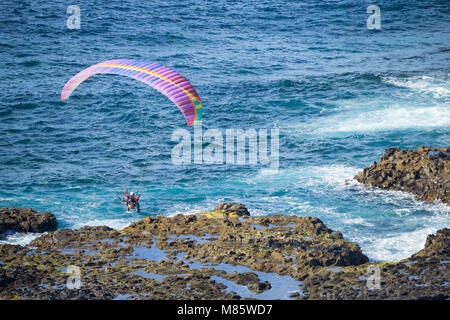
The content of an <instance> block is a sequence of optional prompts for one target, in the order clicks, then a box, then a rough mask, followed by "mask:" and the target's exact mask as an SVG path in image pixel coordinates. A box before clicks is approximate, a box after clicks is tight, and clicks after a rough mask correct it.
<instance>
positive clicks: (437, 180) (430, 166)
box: [355, 147, 450, 205]
mask: <svg viewBox="0 0 450 320" xmlns="http://www.w3.org/2000/svg"><path fill="white" fill-rule="evenodd" d="M355 179H356V180H357V181H359V182H361V183H363V184H365V185H368V186H373V187H378V188H382V189H386V190H400V191H406V192H410V193H413V194H415V195H416V199H417V200H424V201H440V202H443V203H446V204H447V205H450V148H426V147H419V148H418V149H417V150H401V149H398V148H388V149H386V150H385V151H384V154H383V156H382V157H381V159H380V161H379V163H377V162H374V163H373V164H372V165H371V166H370V167H368V168H365V169H364V170H363V171H361V172H359V173H358V174H357V175H356V176H355Z"/></svg>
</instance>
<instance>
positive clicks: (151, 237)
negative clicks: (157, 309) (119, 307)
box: [0, 214, 450, 299]
mask: <svg viewBox="0 0 450 320" xmlns="http://www.w3.org/2000/svg"><path fill="white" fill-rule="evenodd" d="M448 244H449V230H448V229H444V230H442V231H439V232H438V233H437V234H436V235H435V236H430V237H429V238H428V240H427V244H426V247H425V248H424V249H423V250H421V251H420V252H418V253H417V254H416V255H415V256H413V257H411V258H410V259H406V260H404V261H401V262H395V263H369V262H368V258H367V257H366V256H365V255H364V254H363V253H362V252H361V249H360V247H359V246H358V245H357V244H354V243H351V242H349V241H346V240H344V239H343V237H342V234H341V233H339V232H334V231H332V230H330V229H329V228H327V227H326V226H325V225H324V224H323V223H322V222H321V221H320V220H319V219H318V218H312V217H296V216H281V215H273V216H266V217H247V216H245V217H232V216H229V215H226V214H225V215H221V216H219V215H214V216H211V215H209V214H197V215H177V216H174V217H146V218H143V219H142V220H140V221H138V222H136V223H133V224H131V225H130V226H128V227H127V228H125V229H122V230H114V229H111V228H108V227H83V228H81V229H78V230H69V229H60V230H57V231H54V232H50V233H48V234H45V235H42V236H41V237H39V238H37V239H35V240H34V241H33V242H32V243H30V244H29V245H28V246H25V247H21V246H18V245H9V244H4V245H0V289H1V290H0V298H1V299H366V298H367V299H411V298H422V299H445V298H448V296H449V295H448V292H449V287H448V277H449V272H448V271H449V270H448V263H447V262H448V260H450V257H449V253H448ZM446 261H447V262H446ZM373 267H378V268H380V276H381V284H380V286H381V288H380V289H369V288H368V287H367V282H368V279H367V278H368V277H369V276H370V275H368V271H367V270H368V269H370V268H373ZM77 277H78V278H77ZM77 279H78V280H79V282H77ZM77 283H78V284H79V285H76V284H77Z"/></svg>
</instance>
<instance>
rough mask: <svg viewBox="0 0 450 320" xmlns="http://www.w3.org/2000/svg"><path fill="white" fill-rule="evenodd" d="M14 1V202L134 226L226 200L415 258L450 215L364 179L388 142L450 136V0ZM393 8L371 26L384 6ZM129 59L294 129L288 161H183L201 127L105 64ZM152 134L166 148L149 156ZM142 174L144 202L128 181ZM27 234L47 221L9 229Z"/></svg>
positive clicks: (443, 140)
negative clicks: (76, 13) (64, 96)
mask: <svg viewBox="0 0 450 320" xmlns="http://www.w3.org/2000/svg"><path fill="white" fill-rule="evenodd" d="M76 4H77V5H78V6H79V7H80V9H81V29H79V30H69V29H67V27H66V19H67V18H68V16H69V14H67V13H66V10H67V6H68V3H67V2H65V1H64V2H61V1H51V2H50V1H46V2H44V1H14V2H12V1H11V3H2V4H1V5H0V9H1V10H0V58H1V61H2V64H1V67H0V68H1V74H2V79H1V80H0V101H1V106H0V182H1V183H0V206H8V207H11V206H22V207H33V208H36V209H37V210H42V211H44V210H45V211H50V212H52V213H54V214H55V215H56V217H57V219H58V221H59V226H60V227H62V228H63V227H69V228H77V227H81V226H83V225H102V224H106V225H109V226H112V227H116V228H120V227H123V226H125V225H127V224H128V223H130V222H131V221H135V220H137V219H139V218H141V217H143V216H145V215H158V214H159V215H173V214H176V213H193V212H199V211H211V210H212V208H213V206H214V204H216V203H218V202H221V201H234V202H242V203H245V204H246V205H247V207H248V208H249V210H250V211H251V213H252V214H255V215H270V214H276V213H281V214H287V215H301V216H306V215H309V216H317V217H319V218H321V219H322V220H323V221H324V222H325V223H326V224H327V225H328V226H329V227H331V228H333V229H337V230H340V231H342V232H343V233H344V236H345V238H346V239H348V240H353V241H356V242H357V243H358V244H360V245H361V246H362V248H363V251H364V252H365V253H366V254H367V255H368V256H369V257H370V258H372V259H380V260H389V259H400V258H405V257H407V256H409V255H410V254H412V253H413V252H415V251H417V250H419V249H420V248H422V246H423V244H424V242H425V238H426V235H427V234H429V233H432V232H435V231H436V230H437V229H440V228H443V227H449V222H450V218H449V213H450V210H449V209H448V207H445V206H443V205H439V204H426V203H421V202H417V201H414V200H413V197H412V196H410V195H407V194H403V193H399V192H385V191H380V190H372V189H369V188H366V187H362V186H361V185H359V184H357V183H355V182H354V181H351V178H352V177H353V176H354V175H355V174H356V173H357V172H358V171H359V170H361V169H362V168H364V167H367V166H368V165H370V164H371V163H372V162H373V161H374V160H378V159H379V158H380V156H381V154H382V152H383V150H384V149H385V148H386V147H401V148H416V147H418V146H421V145H427V146H448V145H449V141H450V139H449V138H450V105H449V92H450V82H449V70H450V46H449V43H450V41H449V40H450V5H449V3H448V1H429V0H428V1H411V2H409V3H408V4H406V3H403V1H377V2H376V3H373V2H372V1H305V2H301V1H276V2H275V1H274V2H272V1H261V0H255V1H182V2H181V3H180V1H140V2H139V1H107V2H106V1H105V2H103V1H81V0H79V1H76ZM371 4H377V5H378V6H379V7H380V8H381V29H380V30H368V29H367V28H366V20H367V18H368V16H369V14H368V13H366V8H367V7H368V6H369V5H371ZM114 58H135V59H145V60H149V61H155V62H158V63H160V64H163V65H166V66H168V67H170V68H174V69H175V70H177V71H178V72H180V73H181V74H183V75H184V76H185V77H187V78H188V79H189V80H190V81H191V82H192V83H193V84H194V86H195V87H196V89H197V91H198V93H199V94H200V97H201V98H202V100H203V105H204V111H203V130H204V131H206V130H207V129H208V128H217V129H219V130H223V131H225V129H228V128H241V129H249V128H254V129H259V128H268V129H270V128H273V127H278V128H279V130H280V170H279V171H275V170H271V169H270V168H269V166H267V165H265V166H263V165H245V166H242V165H226V164H220V165H205V164H202V165H186V166H176V165H174V164H173V163H172V162H171V158H170V155H171V150H172V148H173V147H174V145H175V143H174V142H171V135H172V133H173V132H174V130H176V129H178V128H183V129H187V130H190V131H191V132H192V131H193V128H192V127H187V126H186V125H185V121H184V119H183V117H182V115H181V113H180V112H179V111H178V110H177V108H176V107H175V106H174V105H173V104H172V103H171V102H170V101H169V100H168V99H167V98H166V97H164V96H163V95H161V94H160V93H158V92H156V91H155V90H153V89H151V88H149V87H147V86H145V85H144V84H142V83H139V82H137V81H134V80H132V79H129V78H125V77H121V76H114V75H98V76H96V77H93V78H91V79H89V80H88V81H86V82H85V83H83V84H82V85H81V86H80V87H79V88H78V89H77V90H76V91H75V92H74V93H73V95H72V96H71V97H70V99H69V100H68V101H65V102H62V101H60V92H61V89H62V87H63V86H64V84H65V82H66V81H67V80H69V79H70V77H72V76H73V75H74V74H76V73H77V72H79V71H81V70H83V69H84V68H86V67H88V66H90V65H92V64H94V63H97V62H100V61H103V60H106V59H114ZM146 148H148V149H149V152H148V157H146ZM125 186H129V187H130V188H132V189H136V188H137V187H138V186H139V187H140V191H141V194H142V200H141V205H142V207H143V211H142V213H141V214H139V215H138V214H129V213H127V212H126V211H125V210H124V208H123V206H122V205H121V203H120V202H119V201H118V200H117V198H116V195H117V194H121V193H122V191H123V189H124V188H125ZM6 241H9V242H18V243H25V242H26V241H29V237H24V236H23V235H13V236H9V237H8V238H7V239H6Z"/></svg>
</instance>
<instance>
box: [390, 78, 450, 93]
mask: <svg viewBox="0 0 450 320" xmlns="http://www.w3.org/2000/svg"><path fill="white" fill-rule="evenodd" d="M382 79H383V81H385V82H386V83H389V84H392V85H395V86H398V87H404V88H409V89H411V90H413V91H416V92H420V93H425V94H431V95H432V96H433V97H434V98H448V97H449V96H450V89H449V82H448V80H444V79H437V78H433V77H429V76H412V77H407V78H400V77H383V78H382Z"/></svg>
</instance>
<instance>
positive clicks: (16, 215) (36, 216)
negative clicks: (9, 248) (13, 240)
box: [0, 207, 57, 235]
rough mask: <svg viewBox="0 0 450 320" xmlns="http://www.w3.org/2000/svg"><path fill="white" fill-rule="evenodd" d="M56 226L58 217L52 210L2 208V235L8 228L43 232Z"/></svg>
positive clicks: (19, 230)
mask: <svg viewBox="0 0 450 320" xmlns="http://www.w3.org/2000/svg"><path fill="white" fill-rule="evenodd" d="M56 228H57V222H56V218H55V216H54V215H53V214H51V213H50V212H37V211H36V210H34V209H31V208H17V207H13V208H10V209H8V208H6V207H3V208H0V235H1V234H2V233H4V232H6V231H8V230H12V231H16V232H38V233H41V232H45V231H53V230H56Z"/></svg>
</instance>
